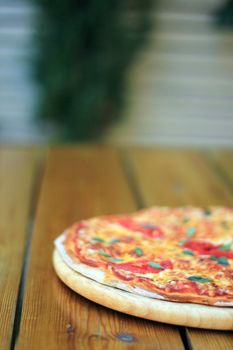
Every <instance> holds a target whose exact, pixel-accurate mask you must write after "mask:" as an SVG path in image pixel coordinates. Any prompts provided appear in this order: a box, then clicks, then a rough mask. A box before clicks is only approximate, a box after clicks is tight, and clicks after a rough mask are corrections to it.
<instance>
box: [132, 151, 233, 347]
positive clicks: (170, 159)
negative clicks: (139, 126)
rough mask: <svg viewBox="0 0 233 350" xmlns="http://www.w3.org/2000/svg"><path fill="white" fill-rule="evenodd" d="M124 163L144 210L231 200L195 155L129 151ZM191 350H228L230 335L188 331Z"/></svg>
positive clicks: (217, 178)
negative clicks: (128, 167)
mask: <svg viewBox="0 0 233 350" xmlns="http://www.w3.org/2000/svg"><path fill="white" fill-rule="evenodd" d="M128 162H129V164H130V165H129V166H130V167H131V173H132V174H133V176H132V180H133V181H134V182H135V183H137V184H138V191H139V192H140V193H139V194H140V196H141V198H142V200H143V201H144V205H145V206H151V205H170V206H178V205H189V204H192V205H198V206H208V205H226V206H232V203H233V196H232V194H231V193H230V192H229V190H228V187H226V186H225V185H224V183H223V181H222V179H221V177H220V176H219V174H217V173H215V169H214V168H211V167H210V166H209V165H208V164H207V162H206V160H205V158H204V157H203V156H202V155H201V154H200V152H197V151H184V150H172V149H146V148H145V149H136V150H135V149H131V150H129V151H128ZM188 334H189V337H190V339H191V342H192V346H193V349H194V350H199V349H206V350H215V349H216V350H219V349H221V350H223V349H224V350H228V349H229V348H231V347H232V346H233V335H232V334H230V333H227V332H211V331H204V330H203V331H200V330H196V329H189V333H188Z"/></svg>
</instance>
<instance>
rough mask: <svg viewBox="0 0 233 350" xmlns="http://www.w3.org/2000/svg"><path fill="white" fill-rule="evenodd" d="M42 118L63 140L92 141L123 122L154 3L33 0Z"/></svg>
mask: <svg viewBox="0 0 233 350" xmlns="http://www.w3.org/2000/svg"><path fill="white" fill-rule="evenodd" d="M34 1H35V2H36V3H37V5H39V7H40V8H41V11H40V14H39V15H38V30H37V57H36V62H35V72H36V78H37V80H38V82H39V84H40V86H41V100H40V108H39V113H38V116H39V118H40V119H44V120H47V121H50V122H53V123H54V124H55V125H57V126H58V127H59V130H60V132H61V134H60V136H61V137H62V140H68V141H72V140H79V141H82V140H92V139H96V138H97V137H100V136H101V135H102V134H103V132H104V131H105V130H106V128H107V127H108V126H109V125H110V124H111V123H112V122H113V121H115V120H117V119H119V118H120V115H121V107H122V105H123V103H124V94H125V91H124V90H125V80H126V73H127V70H128V68H129V66H130V64H131V63H132V60H133V58H134V57H135V54H136V53H137V52H138V49H139V48H140V46H141V44H142V43H143V42H144V41H145V37H146V33H147V31H148V29H149V27H150V21H149V11H150V9H151V7H152V2H153V1H152V0H143V1H142V0H134V1H129V0H57V1H55V0H54V1H50V0H34Z"/></svg>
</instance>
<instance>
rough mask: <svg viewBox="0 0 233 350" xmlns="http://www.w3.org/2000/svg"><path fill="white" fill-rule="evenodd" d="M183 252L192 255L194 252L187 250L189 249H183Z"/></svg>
mask: <svg viewBox="0 0 233 350" xmlns="http://www.w3.org/2000/svg"><path fill="white" fill-rule="evenodd" d="M183 253H184V254H187V255H194V253H193V252H192V251H191V250H189V249H184V250H183Z"/></svg>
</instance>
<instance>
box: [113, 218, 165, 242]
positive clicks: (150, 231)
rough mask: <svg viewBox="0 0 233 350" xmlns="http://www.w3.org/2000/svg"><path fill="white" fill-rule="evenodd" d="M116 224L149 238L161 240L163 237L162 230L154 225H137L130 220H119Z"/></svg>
mask: <svg viewBox="0 0 233 350" xmlns="http://www.w3.org/2000/svg"><path fill="white" fill-rule="evenodd" d="M118 224H120V225H121V226H123V227H125V228H127V229H129V230H131V231H134V232H141V233H142V234H144V235H146V236H149V237H153V238H162V237H163V236H164V233H163V230H162V229H161V228H160V227H158V226H155V225H151V224H147V223H138V222H135V221H134V220H132V219H120V220H118Z"/></svg>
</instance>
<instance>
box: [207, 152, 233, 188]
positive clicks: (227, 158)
mask: <svg viewBox="0 0 233 350" xmlns="http://www.w3.org/2000/svg"><path fill="white" fill-rule="evenodd" d="M209 158H210V159H211V160H212V162H213V166H215V167H217V169H216V171H220V172H221V175H222V176H224V177H226V181H228V182H229V185H230V186H231V188H232V189H233V150H231V149H228V150H226V149H225V150H218V151H217V150H216V151H212V152H209Z"/></svg>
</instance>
